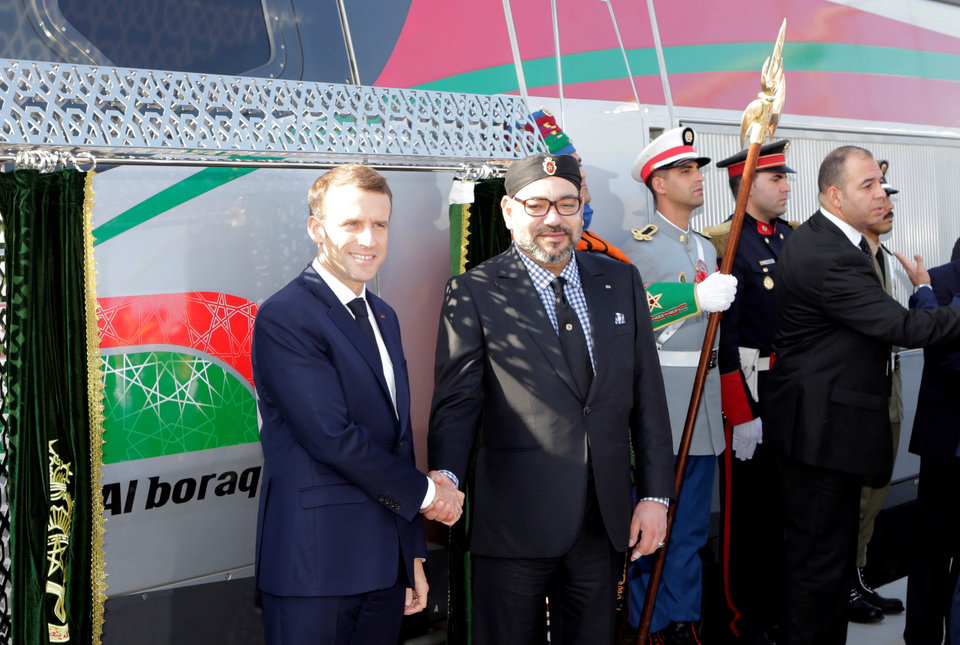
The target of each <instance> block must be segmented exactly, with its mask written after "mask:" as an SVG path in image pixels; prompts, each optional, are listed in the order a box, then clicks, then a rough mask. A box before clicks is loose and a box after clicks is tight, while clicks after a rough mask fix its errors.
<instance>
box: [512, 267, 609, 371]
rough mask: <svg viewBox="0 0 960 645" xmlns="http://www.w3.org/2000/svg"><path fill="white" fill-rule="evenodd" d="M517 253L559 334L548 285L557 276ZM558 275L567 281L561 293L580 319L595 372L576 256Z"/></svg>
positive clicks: (555, 309)
mask: <svg viewBox="0 0 960 645" xmlns="http://www.w3.org/2000/svg"><path fill="white" fill-rule="evenodd" d="M517 255H519V256H520V259H521V260H523V264H524V266H526V267H527V273H529V274H530V280H532V281H533V287H534V289H536V290H537V293H538V294H540V301H541V302H542V303H543V308H544V309H546V310H547V317H548V318H549V319H550V324H551V325H553V331H555V332H557V335H558V336H559V334H560V329H559V327H558V325H557V296H556V294H554V292H553V287H551V286H550V283H551V282H553V280H554V279H555V278H556V277H557V276H555V275H554V274H552V273H550V272H549V271H547V270H546V269H544V268H543V267H542V266H540V265H539V264H537V263H536V262H534V261H533V260H531V259H530V258H529V257H527V255H526V254H525V253H524V252H523V251H521V250H520V249H517ZM560 277H561V278H563V279H564V280H566V281H567V282H566V284H564V285H563V295H564V296H566V298H567V302H568V303H569V304H570V307H572V308H573V310H574V311H575V312H576V314H577V319H578V320H579V321H580V328H581V329H583V335H584V336H586V338H587V350H588V351H589V352H590V366H591V367H593V371H594V373H596V371H597V364H596V363H595V362H594V360H593V334H591V332H590V314H589V313H588V312H587V299H586V297H585V296H584V295H583V286H582V285H581V284H580V271H579V269H577V261H576V258H574V257H571V258H570V262H567V266H565V267H563V271H561V272H560Z"/></svg>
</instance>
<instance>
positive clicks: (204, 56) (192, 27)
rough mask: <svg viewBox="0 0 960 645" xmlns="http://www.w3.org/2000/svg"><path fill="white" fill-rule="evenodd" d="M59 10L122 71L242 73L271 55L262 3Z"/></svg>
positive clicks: (120, 2) (81, 5)
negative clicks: (160, 70)
mask: <svg viewBox="0 0 960 645" xmlns="http://www.w3.org/2000/svg"><path fill="white" fill-rule="evenodd" d="M59 9H60V11H61V13H62V14H63V17H64V18H65V19H66V20H67V22H69V23H70V24H71V25H72V26H73V27H74V28H75V29H76V30H77V31H79V32H80V33H81V34H82V35H83V36H84V37H85V38H86V39H87V40H89V41H90V42H91V44H93V45H94V46H95V47H96V48H97V49H99V50H100V51H101V52H103V54H104V55H105V56H106V57H107V58H109V59H110V61H111V62H112V63H113V64H114V65H117V66H120V67H136V68H141V69H168V70H175V71H181V72H207V73H211V74H242V73H244V72H246V71H248V70H251V69H254V68H257V67H261V66H263V65H265V64H266V63H267V62H268V61H269V60H270V56H271V50H270V40H269V37H268V34H267V25H266V18H265V16H264V12H263V3H262V2H261V0H137V2H131V1H130V0H98V1H97V2H71V1H69V0H63V1H61V2H60V3H59Z"/></svg>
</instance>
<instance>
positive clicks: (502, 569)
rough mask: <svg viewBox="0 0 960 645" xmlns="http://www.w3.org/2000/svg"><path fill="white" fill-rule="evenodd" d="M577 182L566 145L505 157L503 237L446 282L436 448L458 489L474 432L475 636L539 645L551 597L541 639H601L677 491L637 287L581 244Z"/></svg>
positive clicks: (631, 276) (496, 642)
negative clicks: (499, 248)
mask: <svg viewBox="0 0 960 645" xmlns="http://www.w3.org/2000/svg"><path fill="white" fill-rule="evenodd" d="M580 181H581V177H580V169H579V166H578V164H577V162H576V160H575V159H573V157H570V156H569V155H547V154H538V155H533V156H531V157H528V158H526V159H524V160H521V161H519V162H516V163H514V164H513V165H511V166H510V168H509V170H508V171H507V175H506V180H505V185H506V191H507V196H506V197H504V198H503V201H502V203H501V206H502V210H503V217H504V221H505V223H506V226H507V228H509V229H510V231H511V232H512V234H513V237H514V245H513V246H512V247H511V248H510V249H509V250H508V251H506V252H505V253H502V254H501V255H498V256H496V257H494V258H492V259H490V260H488V261H487V262H484V263H483V264H481V265H479V266H477V267H476V268H474V269H472V270H471V271H468V272H467V273H465V274H463V275H461V276H457V277H454V278H451V279H450V281H449V282H448V284H447V290H446V296H445V299H444V304H443V310H442V314H441V319H440V330H439V337H438V339H437V357H436V372H435V391H434V397H433V409H432V412H431V418H430V435H429V457H430V464H431V468H433V469H437V470H441V469H442V470H443V471H445V472H446V473H447V474H448V475H450V476H451V477H453V478H454V479H456V480H458V481H460V482H462V481H463V480H464V478H465V477H466V476H467V472H468V468H469V466H470V464H469V461H470V455H471V451H472V447H473V446H474V442H475V441H476V442H477V453H476V466H475V473H474V482H473V490H474V496H473V506H472V517H471V518H470V548H471V550H472V552H473V554H474V558H473V620H472V624H473V642H474V644H475V645H488V644H489V645H509V644H510V643H518V644H524V645H526V644H534V643H536V644H540V643H543V642H544V640H545V636H546V625H545V604H544V603H545V599H546V598H547V597H548V596H549V599H550V632H551V642H552V643H555V644H556V643H559V644H561V645H570V644H574V643H576V644H583V643H603V644H607V645H608V644H610V643H612V642H613V638H614V624H615V604H616V600H615V594H616V582H617V580H618V579H619V577H620V575H621V573H622V572H623V566H624V553H623V552H624V551H625V550H626V549H627V547H628V546H632V547H634V551H633V557H639V556H640V555H645V554H648V553H652V552H653V551H655V550H656V549H657V548H658V546H659V545H660V544H661V542H662V540H663V539H664V536H665V532H666V511H667V503H668V501H669V499H671V498H673V497H675V490H674V485H673V468H672V463H673V459H672V450H671V440H670V425H669V415H668V412H667V406H666V398H665V394H664V388H663V381H662V378H661V376H660V368H659V364H658V362H657V350H656V346H655V345H654V340H653V331H652V327H651V323H650V313H649V309H648V306H647V300H646V296H645V295H644V290H643V282H642V280H641V278H640V275H639V273H638V272H637V269H636V268H635V267H633V266H632V265H628V264H624V263H622V262H617V261H615V260H612V259H610V258H607V257H606V256H601V255H598V254H581V253H578V252H575V251H574V246H575V245H576V243H577V240H578V239H579V238H580V233H581V229H582V226H583V220H582V200H581V194H580ZM631 441H632V452H633V459H631ZM631 461H633V463H631ZM431 473H432V474H435V472H434V471H431ZM631 474H633V476H634V477H635V481H634V482H632V481H631ZM435 476H436V475H435ZM634 483H635V485H636V491H637V493H638V497H640V498H642V501H640V502H639V503H637V504H636V507H635V508H632V500H631V493H632V491H633V490H634V488H633V486H634ZM648 498H659V499H648ZM631 511H632V520H631ZM638 536H639V537H638Z"/></svg>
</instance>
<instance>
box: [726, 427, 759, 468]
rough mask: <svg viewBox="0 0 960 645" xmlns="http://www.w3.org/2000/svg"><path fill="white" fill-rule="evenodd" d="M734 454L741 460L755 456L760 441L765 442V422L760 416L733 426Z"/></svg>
mask: <svg viewBox="0 0 960 645" xmlns="http://www.w3.org/2000/svg"><path fill="white" fill-rule="evenodd" d="M732 443H733V454H734V455H736V456H737V459H739V460H740V461H746V460H748V459H752V458H753V451H754V450H756V449H757V444H758V443H763V424H762V423H761V421H760V417H757V418H756V419H754V420H753V421H747V422H746V423H741V424H740V425H738V426H733V442H732Z"/></svg>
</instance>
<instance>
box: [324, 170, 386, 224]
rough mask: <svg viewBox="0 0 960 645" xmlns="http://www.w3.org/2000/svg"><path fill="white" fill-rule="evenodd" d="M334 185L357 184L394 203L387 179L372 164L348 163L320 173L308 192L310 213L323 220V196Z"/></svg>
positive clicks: (358, 186)
mask: <svg viewBox="0 0 960 645" xmlns="http://www.w3.org/2000/svg"><path fill="white" fill-rule="evenodd" d="M333 186H356V187H357V188H359V189H360V190H366V191H369V192H371V193H381V194H383V195H386V196H387V197H388V198H389V199H390V204H391V205H392V204H393V193H392V192H390V186H388V185H387V179H386V177H384V176H383V175H381V174H380V173H378V172H377V171H376V170H374V169H373V168H371V167H370V166H364V165H363V164H359V163H348V164H344V165H342V166H337V167H336V168H334V169H333V170H330V171H328V172H325V173H324V174H322V175H320V176H319V177H318V178H317V180H316V181H315V182H313V185H312V186H310V190H309V191H308V192H307V206H309V208H310V214H311V215H313V216H314V217H316V218H317V219H319V220H321V221H322V220H323V198H324V197H326V195H327V191H328V190H330V188H332V187H333Z"/></svg>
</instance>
